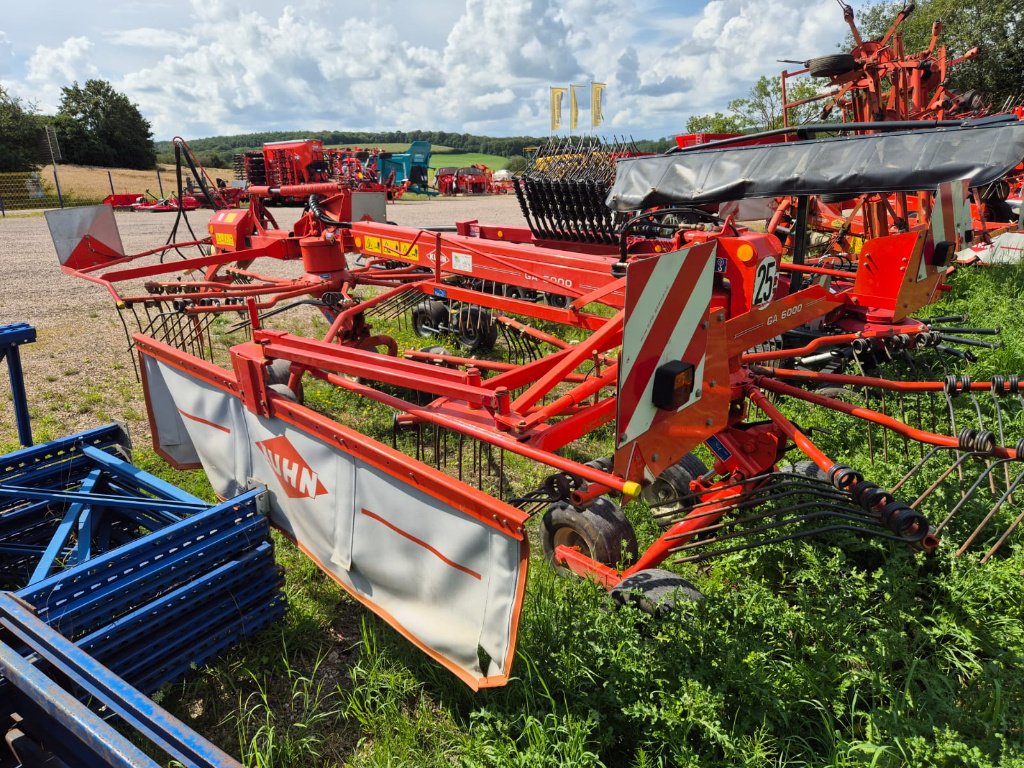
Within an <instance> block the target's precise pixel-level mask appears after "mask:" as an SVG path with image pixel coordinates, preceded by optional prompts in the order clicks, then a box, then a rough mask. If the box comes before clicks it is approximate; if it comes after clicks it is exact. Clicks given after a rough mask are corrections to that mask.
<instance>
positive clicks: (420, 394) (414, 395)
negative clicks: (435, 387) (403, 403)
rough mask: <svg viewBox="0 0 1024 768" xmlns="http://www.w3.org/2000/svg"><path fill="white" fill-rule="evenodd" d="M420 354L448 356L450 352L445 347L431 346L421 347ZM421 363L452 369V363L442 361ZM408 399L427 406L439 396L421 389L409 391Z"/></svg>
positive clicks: (453, 365)
mask: <svg viewBox="0 0 1024 768" xmlns="http://www.w3.org/2000/svg"><path fill="white" fill-rule="evenodd" d="M420 352H426V353H428V354H432V355H449V354H451V352H449V351H448V349H447V347H442V346H439V345H436V344H435V345H431V346H426V347H421V348H420ZM421 362H425V363H429V364H430V365H436V366H438V367H439V368H454V367H455V364H454V363H447V362H445V361H444V360H423V361H421ZM409 392H410V394H411V397H410V399H411V400H412V401H413V402H414V403H416V405H427V404H428V403H432V402H434V401H435V400H436V399H437V398H438V397H440V395H435V394H434V393H433V392H424V391H423V390H422V389H410V390H409Z"/></svg>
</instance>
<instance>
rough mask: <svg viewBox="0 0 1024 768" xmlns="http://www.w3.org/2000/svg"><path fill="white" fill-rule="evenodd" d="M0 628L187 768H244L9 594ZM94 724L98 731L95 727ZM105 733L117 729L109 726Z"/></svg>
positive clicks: (3, 598) (0, 604)
mask: <svg viewBox="0 0 1024 768" xmlns="http://www.w3.org/2000/svg"><path fill="white" fill-rule="evenodd" d="M0 625H2V626H3V627H4V628H5V629H6V630H8V631H9V632H11V633H12V634H13V635H14V636H16V637H17V638H18V639H20V640H21V641H22V642H24V643H25V644H27V645H28V646H29V647H30V648H31V649H32V651H33V652H34V653H35V654H37V655H38V656H39V657H41V658H42V659H44V660H45V661H47V662H48V663H49V664H52V665H53V666H54V667H55V668H56V669H57V670H59V671H60V672H61V673H62V674H64V675H66V676H67V677H68V678H69V679H70V680H71V681H72V682H73V683H74V684H75V685H77V686H80V687H81V688H82V690H83V691H85V692H86V693H88V694H89V695H90V696H92V697H94V698H95V699H97V700H98V701H99V702H102V704H103V705H104V706H106V707H108V708H109V709H110V710H111V711H113V712H114V713H116V714H117V715H118V716H119V717H120V718H122V719H123V720H124V721H125V722H126V723H128V724H129V725H131V726H132V727H133V728H135V729H136V730H137V731H138V732H139V733H140V734H142V735H143V736H144V737H145V738H146V739H148V740H149V741H150V742H152V743H153V744H155V745H156V746H158V747H159V748H160V749H162V750H163V751H164V752H166V753H167V754H168V755H170V756H171V757H172V758H173V759H175V760H177V761H179V762H181V763H182V764H183V765H185V766H188V768H207V767H208V768H213V767H214V766H239V768H240V764H239V763H238V762H237V761H235V760H233V759H232V758H231V757H230V756H229V755H227V754H226V753H224V752H222V751H221V750H219V749H217V748H216V747H215V746H213V745H212V744H211V743H210V742H208V741H206V739H203V738H202V737H200V736H199V735H198V734H196V733H195V732H194V731H192V730H191V729H190V728H188V727H187V726H186V725H184V723H182V722H181V721H180V720H178V719H177V718H175V717H174V716H173V715H171V714H170V713H169V712H167V711H166V710H165V709H163V708H162V707H160V706H158V705H157V704H155V703H154V702H152V701H151V700H150V699H148V698H147V697H145V696H144V695H143V694H142V693H140V692H139V691H137V690H136V689H134V688H132V687H131V686H129V685H128V684H126V683H125V682H124V681H123V680H120V679H119V678H117V677H116V676H115V675H114V674H113V673H112V672H111V671H110V670H109V669H107V668H106V667H104V666H103V665H102V664H100V663H99V662H97V661H96V660H95V659H93V658H92V657H91V656H89V654H87V653H85V652H84V651H82V650H81V649H80V648H78V647H76V646H75V645H74V644H73V643H71V642H70V641H69V640H67V639H66V638H64V637H62V636H61V635H60V634H59V633H57V632H55V631H54V630H52V629H50V627H48V626H47V625H46V624H44V623H43V622H41V621H39V620H38V619H37V618H36V617H34V616H33V615H32V614H31V613H30V612H28V611H27V610H26V609H25V608H24V607H23V606H22V605H21V604H20V603H19V602H18V601H17V600H16V599H14V598H13V597H12V596H11V595H10V594H0ZM92 725H93V726H94V727H95V725H96V724H95V723H93V724H92ZM104 725H105V724H104ZM106 729H107V730H110V731H112V730H113V729H110V728H109V726H106ZM88 733H90V732H87V734H88ZM141 758H142V759H144V760H145V761H146V762H143V763H134V764H135V765H139V764H141V765H155V763H152V761H149V759H148V758H146V757H145V755H141ZM111 764H114V763H111ZM126 765H133V763H126Z"/></svg>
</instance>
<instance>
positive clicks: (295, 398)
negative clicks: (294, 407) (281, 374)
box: [267, 384, 302, 405]
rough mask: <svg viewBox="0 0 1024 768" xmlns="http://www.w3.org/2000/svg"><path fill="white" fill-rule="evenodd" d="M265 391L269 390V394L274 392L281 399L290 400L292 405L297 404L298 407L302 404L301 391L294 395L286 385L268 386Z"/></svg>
mask: <svg viewBox="0 0 1024 768" xmlns="http://www.w3.org/2000/svg"><path fill="white" fill-rule="evenodd" d="M267 389H269V390H270V391H271V392H276V393H277V394H279V395H280V396H281V397H283V398H285V399H286V400H291V401H292V402H293V403H298V404H299V405H301V404H302V393H301V391H300V392H299V393H296V392H295V391H294V390H293V389H292V388H291V387H289V386H288V385H287V384H270V385H269V386H268V387H267Z"/></svg>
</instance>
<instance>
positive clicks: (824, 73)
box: [807, 53, 857, 77]
mask: <svg viewBox="0 0 1024 768" xmlns="http://www.w3.org/2000/svg"><path fill="white" fill-rule="evenodd" d="M856 68H857V61H856V59H854V58H853V56H851V55H850V54H848V53H834V54H832V55H831V56H818V57H817V58H814V59H811V60H810V61H808V62H807V69H808V71H809V72H810V75H811V77H834V76H835V75H845V74H846V73H847V72H852V71H853V70H854V69H856Z"/></svg>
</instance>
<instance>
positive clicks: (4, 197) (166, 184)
mask: <svg viewBox="0 0 1024 768" xmlns="http://www.w3.org/2000/svg"><path fill="white" fill-rule="evenodd" d="M176 186H177V182H176V180H175V178H174V173H173V171H172V172H168V171H167V170H165V169H160V168H156V169H154V170H148V171H132V170H127V169H123V168H110V169H108V168H95V167H91V166H79V165H60V164H58V165H57V166H56V174H55V173H54V166H52V165H46V166H40V167H39V168H38V169H37V170H33V171H24V172H9V173H0V215H6V212H7V211H16V210H26V209H47V208H67V207H72V206H79V205H95V204H96V203H100V202H103V198H105V197H106V196H107V195H111V194H131V195H134V196H140V195H145V194H146V193H147V192H150V193H151V194H152V195H153V196H155V197H165V196H166V195H170V194H173V193H175V192H176Z"/></svg>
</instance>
